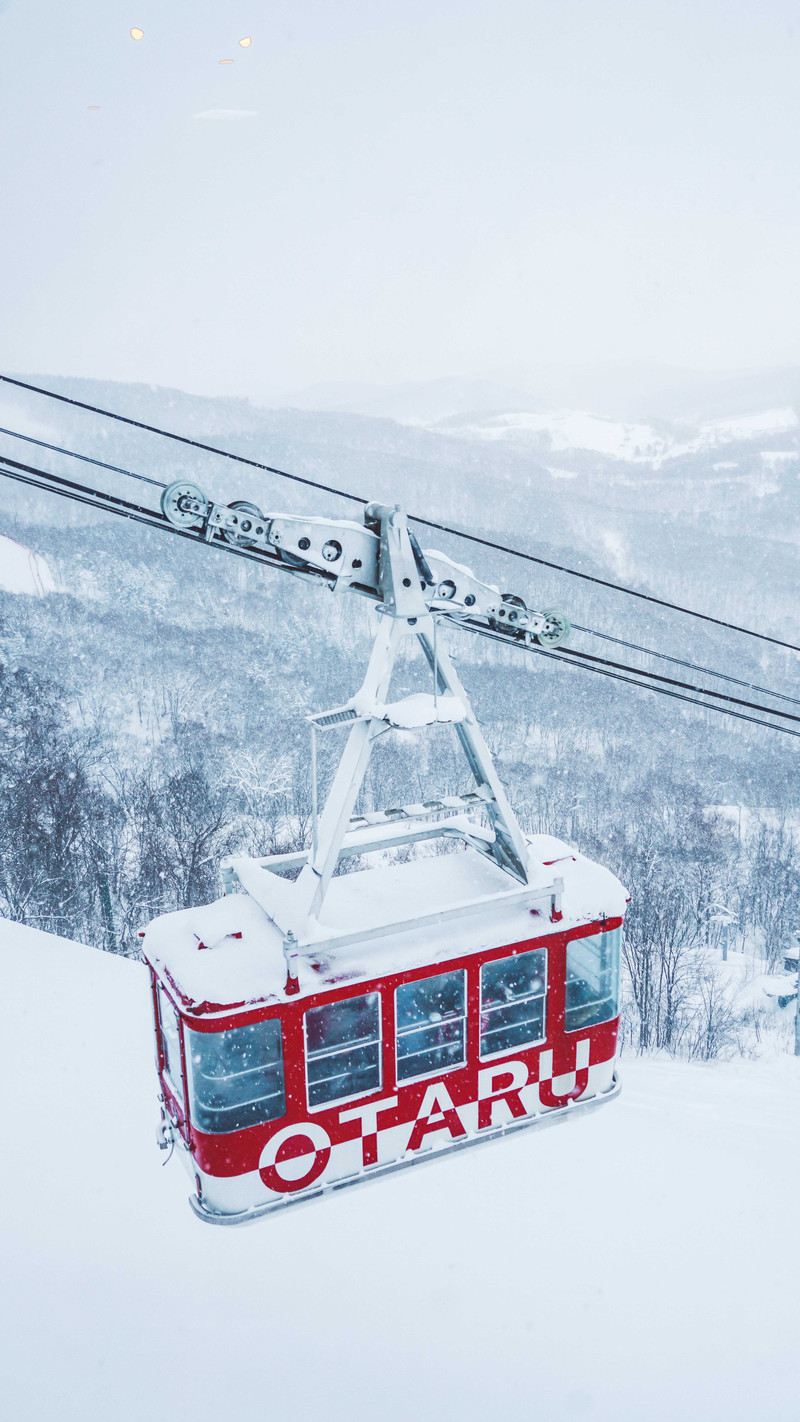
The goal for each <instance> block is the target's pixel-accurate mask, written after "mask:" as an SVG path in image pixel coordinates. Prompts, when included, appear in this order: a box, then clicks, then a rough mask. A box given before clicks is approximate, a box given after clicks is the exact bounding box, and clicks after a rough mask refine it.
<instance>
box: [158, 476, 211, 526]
mask: <svg viewBox="0 0 800 1422" xmlns="http://www.w3.org/2000/svg"><path fill="white" fill-rule="evenodd" d="M191 503H201V504H202V505H203V507H204V508H207V507H208V500H207V498H206V496H205V494H204V493H203V490H202V489H201V488H200V487H199V485H197V484H190V483H189V482H188V481H187V480H183V479H179V480H178V481H177V483H175V484H168V485H167V487H166V489H165V490H164V492H163V494H162V495H161V512H162V513H163V514H164V516H165V518H168V519H169V521H170V523H172V524H174V525H175V527H176V528H202V527H203V517H204V516H203V514H202V513H196V512H195V511H194V510H193V509H191V508H189V507H187V505H188V504H191Z"/></svg>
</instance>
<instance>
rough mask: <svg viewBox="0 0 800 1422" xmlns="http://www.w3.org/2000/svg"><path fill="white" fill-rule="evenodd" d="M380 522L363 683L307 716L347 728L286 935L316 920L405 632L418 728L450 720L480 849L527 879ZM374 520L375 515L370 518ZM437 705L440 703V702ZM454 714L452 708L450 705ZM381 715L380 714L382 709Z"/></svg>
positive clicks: (398, 555)
mask: <svg viewBox="0 0 800 1422" xmlns="http://www.w3.org/2000/svg"><path fill="white" fill-rule="evenodd" d="M375 513H376V515H379V517H380V527H381V574H382V584H383V588H384V602H383V604H382V605H381V606H380V608H379V612H380V613H381V614H382V615H381V620H380V626H379V628H378V632H377V636H376V638H375V642H374V644H373V648H372V654H371V656H370V660H369V665H368V667H367V672H366V676H365V678H364V682H363V684H362V687H361V689H360V691H359V692H358V694H357V696H355V697H354V698H353V699H352V701H351V702H350V703H349V705H348V707H345V708H342V709H341V711H340V712H333V713H328V715H327V716H320V717H319V718H313V719H314V720H315V721H317V723H318V724H319V723H322V724H325V723H327V724H331V723H332V722H343V721H347V720H351V721H352V722H353V724H352V725H351V728H350V732H349V735H348V739H347V744H346V746H345V749H344V752H343V754H342V758H341V760H340V762H339V766H338V769H337V771H336V774H335V776H334V779H333V783H332V785H331V788H330V791H329V794H328V798H327V800H326V803H325V808H324V810H323V812H322V815H321V817H320V820H319V825H318V829H317V835H316V843H315V847H314V850H313V853H312V855H311V857H310V858H309V859H308V861H307V862H306V864H305V865H304V867H303V869H302V870H301V872H300V875H299V877H298V879H297V881H296V883H295V886H294V895H293V898H294V914H293V918H294V923H293V925H292V929H293V933H294V935H295V937H296V938H298V939H302V937H303V928H304V925H305V922H306V920H307V919H308V917H309V916H314V917H317V918H318V917H319V915H320V912H321V909H322V905H323V903H324V900H325V895H326V893H327V891H328V886H329V884H330V881H331V878H332V876H333V873H334V870H335V868H336V865H337V863H338V861H339V858H340V855H341V851H342V846H343V843H344V839H345V835H346V834H347V832H348V829H349V827H350V821H351V817H352V814H353V810H354V807H355V804H356V800H357V798H358V794H359V791H360V789H361V786H362V784H363V781H364V776H365V774H366V771H367V766H368V765H369V759H370V755H371V753H372V746H373V744H374V741H375V739H376V737H377V736H379V735H381V734H382V733H383V732H384V731H386V730H387V728H388V726H391V725H393V724H402V722H400V723H398V722H393V720H392V718H391V708H387V706H386V704H385V703H386V700H387V697H388V693H389V686H390V683H391V678H392V673H393V670H394V666H395V663H396V660H397V657H398V654H399V652H400V649H401V647H402V646H403V644H404V643H405V641H406V639H407V638H408V637H415V638H416V639H417V640H418V641H419V643H420V645H421V647H422V650H423V653H424V655H425V657H426V659H427V661H428V664H429V666H430V668H431V671H432V673H433V678H434V687H435V695H434V698H433V710H432V713H431V714H430V715H429V716H428V718H427V719H426V720H423V721H422V723H421V724H422V725H430V724H436V723H438V722H439V721H446V720H447V721H452V722H453V724H454V728H455V731H456V734H457V736H458V739H459V741H460V743H461V747H462V749H463V751H464V755H465V757H466V760H467V763H468V765H469V767H470V770H471V771H472V774H473V776H474V779H475V783H476V786H477V789H478V792H479V793H480V795H481V799H482V800H483V802H484V807H485V811H486V814H487V816H488V819H489V824H490V827H491V831H492V834H491V835H490V836H489V837H488V839H487V840H485V841H483V842H482V843H481V849H482V852H483V853H485V854H486V855H488V856H489V857H490V858H492V859H493V860H494V861H495V863H496V864H497V865H498V867H499V868H501V869H503V870H504V871H505V872H506V873H507V874H509V875H511V876H512V877H513V878H514V879H516V880H518V881H519V882H520V883H521V884H527V883H528V856H527V847H526V843H525V839H524V836H523V834H522V831H521V830H520V827H519V825H518V823H517V820H516V817H515V815H514V812H513V810H512V809H511V806H510V804H509V802H508V798H507V796H506V793H505V790H504V789H503V786H502V784H501V782H500V778H499V776H498V774H497V771H496V769H495V766H494V762H493V760H492V757H491V753H490V751H489V748H488V746H487V744H486V741H485V740H484V738H483V735H482V733H481V730H480V727H479V726H478V723H477V721H476V719H475V715H474V713H473V711H472V707H471V705H470V702H469V698H468V696H467V693H466V691H465V690H464V687H463V686H462V684H461V681H460V680H459V677H458V675H457V673H456V670H455V667H454V666H453V663H452V661H451V660H450V657H449V656H448V654H447V652H446V651H445V650H444V649H443V648H441V647H440V646H439V645H438V642H437V638H436V630H435V627H434V615H433V614H431V613H430V612H429V610H428V608H427V606H426V604H425V602H424V600H423V598H422V596H421V583H420V572H419V567H418V557H417V555H416V553H415V550H414V548H413V546H412V543H411V541H410V539H409V535H408V530H407V527H406V524H405V518H404V516H403V515H402V513H400V512H399V510H388V509H380V510H375ZM376 522H377V517H376ZM438 697H442V698H443V699H446V701H447V704H448V706H449V708H450V710H449V713H448V714H447V715H442V716H439V715H438V708H437V705H436V701H437V698H438ZM443 704H444V700H443ZM454 707H455V708H456V712H455V713H453V708H454ZM387 713H388V714H387Z"/></svg>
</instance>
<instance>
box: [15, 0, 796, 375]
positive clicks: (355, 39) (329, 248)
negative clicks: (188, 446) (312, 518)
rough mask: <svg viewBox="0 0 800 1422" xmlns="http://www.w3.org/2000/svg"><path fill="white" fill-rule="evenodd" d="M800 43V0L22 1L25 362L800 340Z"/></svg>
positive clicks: (782, 351) (751, 359)
mask: <svg viewBox="0 0 800 1422" xmlns="http://www.w3.org/2000/svg"><path fill="white" fill-rule="evenodd" d="M132 25H138V26H140V27H141V28H142V29H143V30H144V31H145V38H144V39H143V40H142V41H140V42H138V43H135V42H134V41H133V40H131V39H130V38H129V35H128V31H129V29H130V27H131V26H132ZM247 34H250V35H252V37H253V42H252V45H251V47H250V48H249V49H248V50H243V49H241V48H240V47H239V46H238V44H237V41H238V39H239V38H240V36H243V35H247ZM225 58H232V59H234V63H233V64H231V65H228V66H220V65H219V64H218V62H217V61H218V60H219V59H225ZM799 70H800V7H798V4H797V3H796V0H794V3H789V0H402V3H396V4H389V3H386V0H293V3H291V4H289V3H288V0H271V3H265V0H73V3H67V0H40V3H35V0H5V3H4V0H0V122H1V123H2V129H1V130H0V133H2V138H1V139H0V192H2V196H3V202H2V206H3V219H2V222H0V273H1V276H0V280H1V281H2V292H1V293H0V296H1V298H2V299H1V300H0V365H2V367H3V368H4V369H6V370H17V371H23V370H27V371H38V372H52V373H61V374H76V375H93V376H100V377H102V376H105V377H108V378H114V379H136V380H145V381H152V382H155V383H165V384H173V385H179V386H182V387H184V388H187V389H191V390H196V391H200V392H205V393H220V394H222V393H225V394H241V395H250V396H254V397H256V398H258V397H259V396H260V395H263V394H264V393H265V392H267V391H269V390H270V389H275V388H292V387H297V386H300V385H304V384H307V383H311V382H314V381H319V380H375V381H397V380H412V379H428V378H433V377H436V376H440V375H469V374H476V373H489V372H493V371H500V370H501V369H508V368H510V367H513V366H515V365H518V364H525V363H532V362H543V361H544V362H549V361H553V362H558V363H561V362H566V363H570V362H593V361H605V360H627V359H636V360H639V359H644V360H655V361H660V362H669V363H674V364H678V365H681V366H688V367H707V368H731V367H736V366H755V365H773V364H781V363H795V362H798V363H800V281H798V253H799V252H800V222H799V221H798V218H799V217H800V183H798V175H799V174H798V168H799V157H798V154H799V147H798V136H799V135H800V73H798V71H799ZM90 104H99V105H100V106H101V107H100V109H99V111H97V112H90V111H89V109H88V105H90ZM209 109H211V110H213V109H230V110H244V111H253V113H254V116H250V117H245V118H241V119H237V120H232V121H227V120H225V121H223V120H216V119H207V118H204V119H198V118H195V117H193V115H196V114H198V113H202V112H204V111H207V110H209Z"/></svg>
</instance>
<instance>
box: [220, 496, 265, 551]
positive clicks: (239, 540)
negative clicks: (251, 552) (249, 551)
mask: <svg viewBox="0 0 800 1422" xmlns="http://www.w3.org/2000/svg"><path fill="white" fill-rule="evenodd" d="M228 508H229V509H233V510H234V511H235V512H236V513H237V514H238V516H239V517H238V522H237V524H236V527H235V528H223V530H222V536H223V538H224V539H225V541H226V542H227V543H232V544H233V545H234V547H235V548H251V547H252V545H253V544H254V543H255V542H256V541H257V533H256V529H258V530H260V532H261V533H263V532H264V528H265V523H266V520H265V518H264V515H263V514H262V512H261V510H260V509H259V508H256V506H255V504H248V502H247V500H246V499H237V501H236V503H235V504H228Z"/></svg>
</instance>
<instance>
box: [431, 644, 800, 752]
mask: <svg viewBox="0 0 800 1422" xmlns="http://www.w3.org/2000/svg"><path fill="white" fill-rule="evenodd" d="M452 625H453V626H456V627H459V626H461V627H465V626H468V625H469V624H468V623H459V622H456V621H454V622H453V624H452ZM470 630H471V631H473V632H477V633H478V636H479V637H488V638H489V640H490V641H493V642H501V643H503V645H504V646H508V645H509V642H508V639H507V638H506V637H503V636H502V635H500V634H499V633H495V632H490V631H489V630H488V629H487V628H484V627H473V628H471V629H470ZM511 645H512V646H513V645H516V646H517V647H522V646H523V644H522V643H520V642H517V643H516V644H514V643H512V644H511ZM524 650H525V651H527V652H535V653H536V654H537V656H540V657H550V658H551V659H552V660H553V661H556V662H563V663H564V664H565V665H566V666H568V667H578V668H579V669H580V670H582V671H590V672H597V674H598V675H599V676H607V677H610V678H611V680H612V681H624V682H627V683H628V684H629V685H630V686H638V687H640V688H642V689H643V690H645V691H655V692H656V693H657V694H658V695H659V696H669V697H671V698H672V699H673V700H675V701H686V702H688V704H689V705H690V706H699V707H701V708H702V709H703V710H705V711H718V712H719V714H720V715H721V716H734V717H735V718H736V720H737V721H749V722H750V723H751V724H752V725H754V726H762V727H763V728H764V729H765V730H767V731H780V732H781V733H782V734H783V735H785V736H797V737H799V738H800V731H793V730H792V729H791V727H790V726H778V725H776V724H775V722H774V721H762V720H760V719H759V718H758V717H757V716H748V715H746V714H745V713H744V712H742V711H732V710H731V708H730V707H729V706H717V705H716V704H715V703H714V702H713V701H701V700H700V699H699V697H697V696H686V695H685V694H684V693H683V692H680V691H670V690H669V688H668V687H666V686H655V685H653V683H651V682H647V681H642V680H641V678H640V677H639V678H637V677H636V676H623V675H622V674H621V673H620V672H615V671H610V670H608V669H607V668H605V667H600V666H593V665H592V664H591V662H581V661H572V660H570V658H569V657H562V656H561V655H560V653H559V652H548V651H545V648H544V647H537V646H535V645H533V644H528V645H526V646H525V647H524ZM631 670H632V671H635V668H631Z"/></svg>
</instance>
